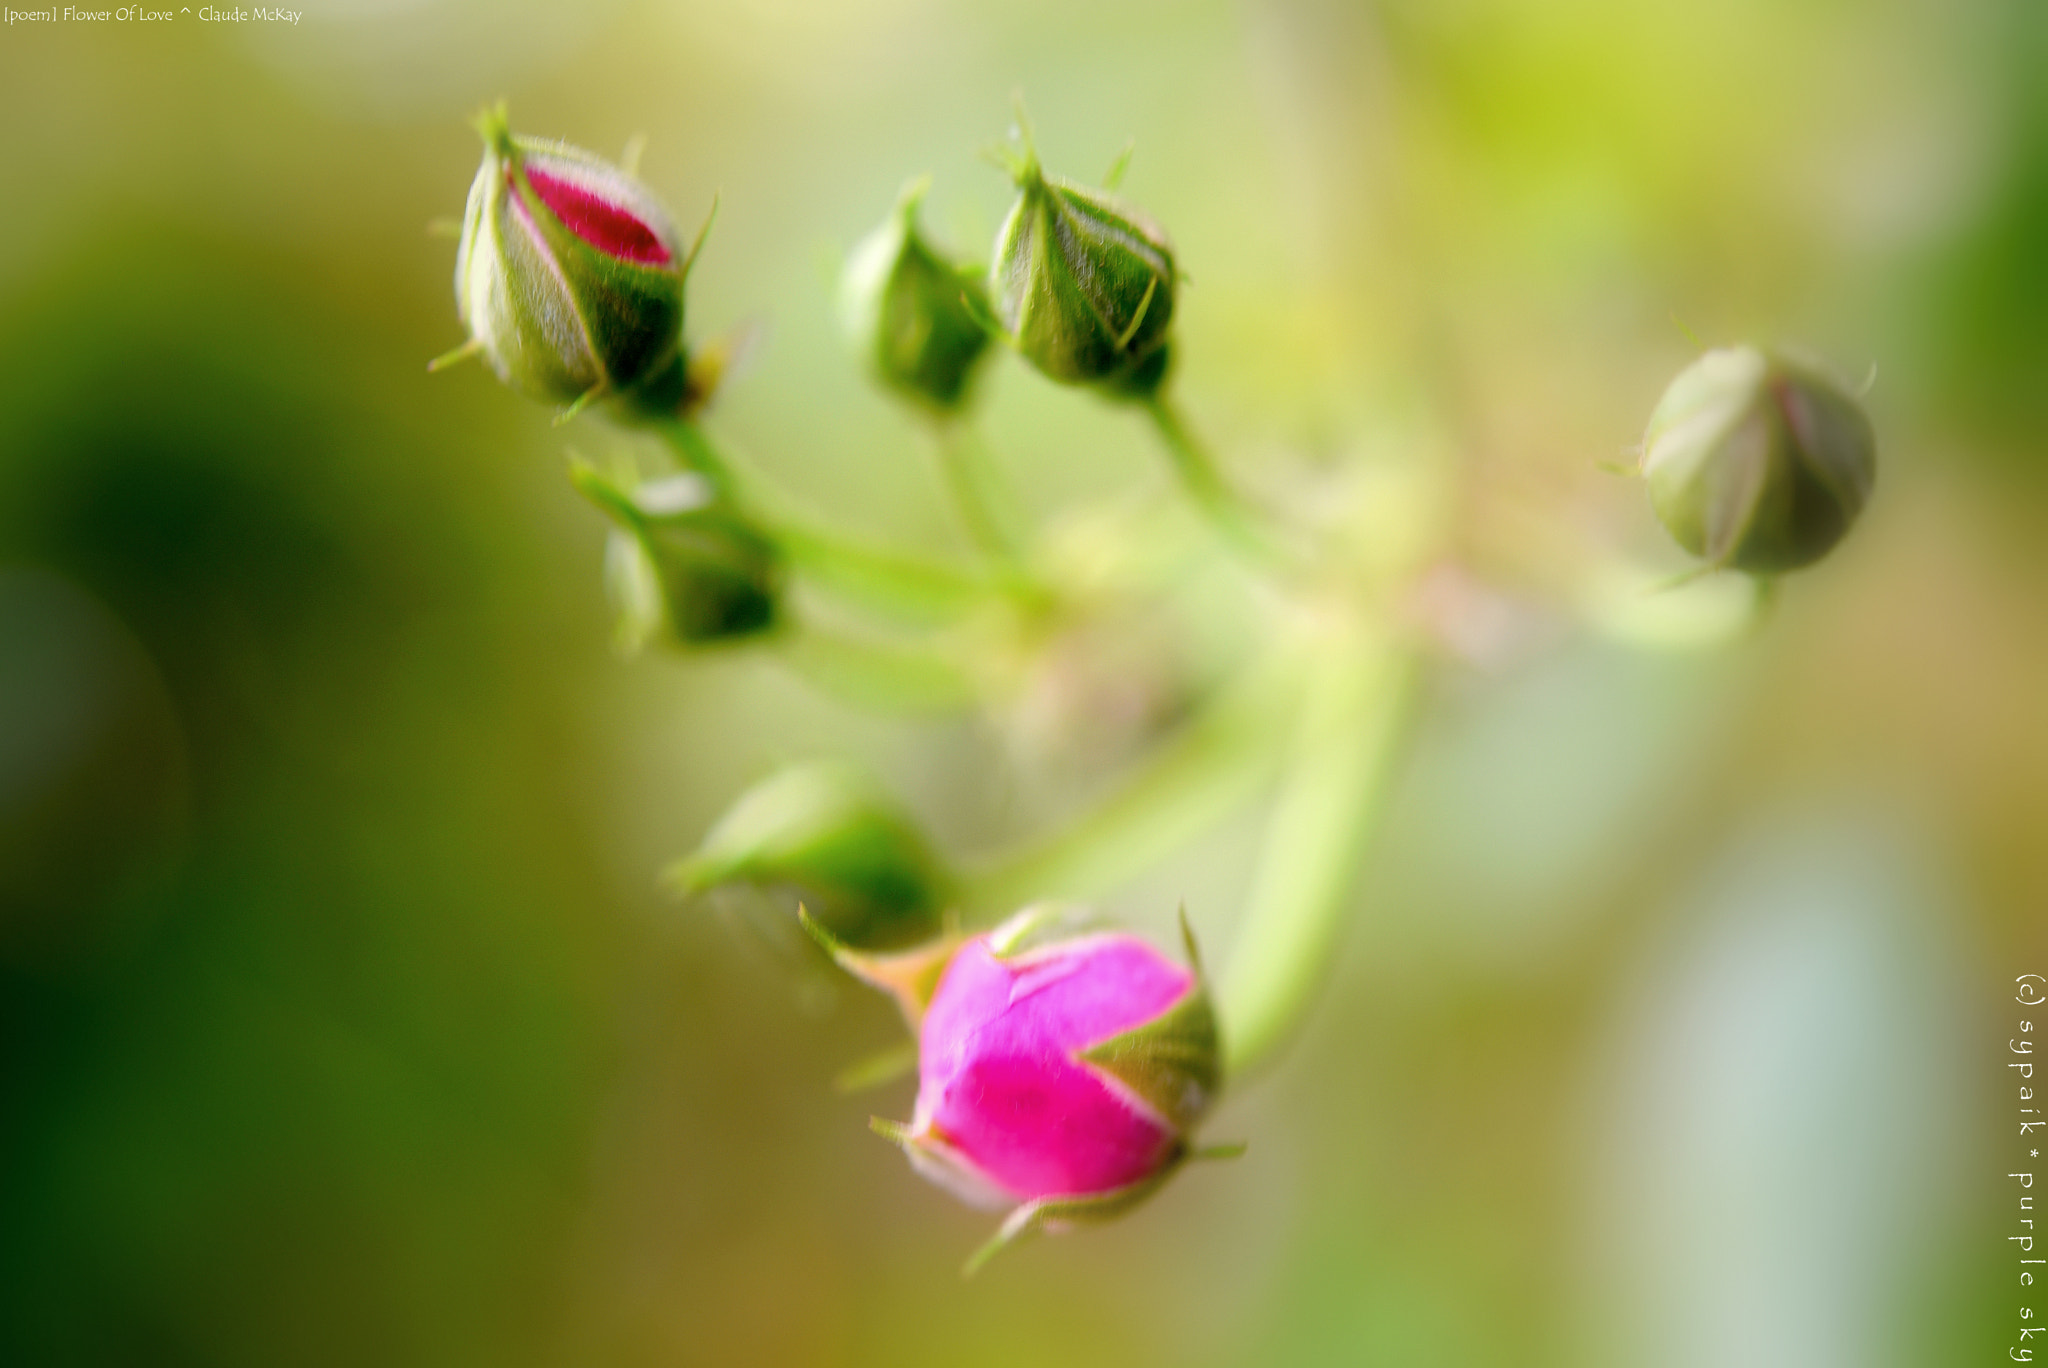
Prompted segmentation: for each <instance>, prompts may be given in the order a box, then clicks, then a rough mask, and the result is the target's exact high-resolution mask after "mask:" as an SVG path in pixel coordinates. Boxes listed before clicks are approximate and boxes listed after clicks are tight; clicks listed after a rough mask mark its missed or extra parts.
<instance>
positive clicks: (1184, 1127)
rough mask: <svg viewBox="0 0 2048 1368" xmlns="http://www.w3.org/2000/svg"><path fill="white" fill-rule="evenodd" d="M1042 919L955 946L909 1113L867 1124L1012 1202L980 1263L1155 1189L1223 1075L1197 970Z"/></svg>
mask: <svg viewBox="0 0 2048 1368" xmlns="http://www.w3.org/2000/svg"><path fill="white" fill-rule="evenodd" d="M1043 919H1044V914H1042V913H1039V912H1025V913H1021V914H1019V916H1018V917H1016V918H1013V919H1012V920H1011V921H1009V922H1006V923H1005V924H1004V925H1003V926H1001V927H999V928H997V929H996V930H995V931H993V932H991V933H990V934H988V935H985V936H977V937H975V938H974V939H972V940H969V941H967V942H966V943H965V944H963V945H961V946H960V948H959V950H958V951H957V952H956V953H955V954H954V955H953V958H952V961H951V963H950V964H948V965H947V966H946V969H945V973H944V975H943V976H942V977H941V978H940V979H939V981H938V986H937V988H936V990H935V991H934V992H933V993H932V995H931V999H930V1002H929V1004H928V1005H927V1006H926V1008H925V1011H924V1015H923V1020H922V1022H921V1024H920V1026H919V1031H918V1092H917V1106H916V1111H915V1114H914V1116H913V1117H912V1119H911V1121H910V1124H909V1125H907V1126H902V1125H896V1124H893V1123H889V1122H880V1121H878V1122H877V1123H876V1129H877V1130H878V1131H879V1132H881V1133H882V1134H883V1135H885V1136H886V1137H888V1138H889V1139H891V1140H893V1141H895V1142H896V1143H897V1144H898V1145H900V1146H901V1147H902V1148H903V1150H904V1151H905V1153H907V1154H908V1155H909V1156H910V1160H911V1163H912V1164H913V1165H915V1166H916V1168H917V1169H918V1171H919V1172H921V1173H923V1174H925V1175H926V1176H927V1177H929V1178H931V1179H933V1180H934V1181H936V1182H938V1183H940V1184H942V1185H943V1186H945V1187H947V1188H948V1189H950V1190H951V1191H953V1192H954V1193H955V1194H956V1195H958V1196H960V1197H962V1198H963V1199H965V1200H967V1201H969V1202H972V1203H974V1204H976V1205H980V1206H987V1207H1003V1206H1011V1207H1014V1208H1015V1209H1014V1210H1013V1211H1012V1212H1011V1214H1010V1216H1009V1218H1008V1219H1007V1220H1006V1221H1004V1223H1003V1227H1002V1229H1001V1231H1000V1232H999V1233H998V1235H997V1237H996V1239H995V1240H994V1241H992V1242H991V1244H990V1245H989V1246H988V1247H986V1248H985V1249H984V1250H983V1252H982V1254H981V1255H980V1256H977V1260H976V1262H977V1263H978V1262H979V1259H980V1258H984V1257H986V1256H987V1255H988V1254H991V1253H993V1252H994V1251H995V1250H996V1249H998V1248H1000V1247H1001V1246H1002V1245H1003V1244H1006V1243H1008V1242H1009V1241H1011V1240H1014V1239H1016V1238H1017V1237H1018V1236H1020V1235H1023V1234H1026V1233H1029V1232H1031V1231H1035V1230H1059V1229H1063V1228H1066V1227H1068V1226H1071V1225H1074V1224H1077V1223H1083V1222H1087V1221H1090V1220H1100V1219H1107V1218H1109V1217H1112V1216H1116V1215H1120V1214H1121V1213H1122V1212H1123V1211H1125V1210H1127V1209H1128V1208H1129V1207H1131V1206H1133V1205H1135V1204H1136V1203H1137V1202H1139V1201H1142V1200H1143V1199H1144V1198H1145V1197H1147V1196H1149V1195H1151V1193H1152V1192H1154V1191H1155V1190H1156V1189H1157V1188H1158V1187H1159V1185H1160V1184H1161V1183H1163V1182H1164V1181H1165V1180H1166V1178H1167V1177H1168V1176H1169V1175H1171V1174H1172V1172H1173V1171H1174V1169H1175V1168H1177V1167H1178V1166H1179V1165H1180V1163H1181V1162H1182V1161H1183V1160H1185V1159H1187V1158H1189V1157H1190V1155H1191V1153H1192V1150H1191V1134H1192V1132H1193V1130H1194V1128H1195V1126H1196V1125H1197V1124H1198V1123H1199V1122H1200V1121H1201V1119H1202V1117H1203V1115H1204V1113H1205V1112H1206V1111H1207V1110H1208V1107H1209V1104H1210V1102H1211V1101H1212V1100H1213V1099H1214V1097H1215V1095H1216V1093H1217V1090H1218V1087H1219V1085H1220V1083H1221V1066H1220V1064H1219V1062H1218V1061H1219V1051H1218V1046H1217V1035H1216V1020H1215V1017H1214V1015H1213V1014H1212V1013H1211V1011H1210V1007H1209V998H1208V994H1207V992H1206V990H1205V989H1204V987H1203V984H1202V980H1201V975H1200V973H1199V971H1198V970H1195V969H1189V968H1183V967H1182V966H1180V965H1178V964H1175V963H1174V962H1173V961H1172V960H1169V959H1168V958H1167V957H1166V956H1164V955H1162V954H1160V953H1159V952H1158V951H1157V950H1154V949H1153V948H1152V947H1151V946H1150V945H1148V944H1146V943H1145V942H1144V941H1142V940H1140V939H1138V938H1137V937H1135V936H1130V935H1125V934H1120V933H1098V934H1091V935H1079V936H1070V937H1067V938H1064V939H1054V940H1051V941H1050V942H1046V943H1039V944H1034V943H1032V942H1033V935H1034V931H1035V929H1036V928H1038V927H1039V926H1040V925H1041V924H1042V922H1043ZM1190 950H1191V952H1192V946H1190ZM971 1266H972V1265H970V1267H971Z"/></svg>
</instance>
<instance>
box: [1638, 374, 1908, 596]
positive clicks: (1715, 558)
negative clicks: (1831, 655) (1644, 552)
mask: <svg viewBox="0 0 2048 1368" xmlns="http://www.w3.org/2000/svg"><path fill="white" fill-rule="evenodd" d="M1876 459H1877V458H1876V442H1875V438H1874V437H1873V435H1872V433H1871V429H1870V420H1869V419H1868V418H1867V417H1865V416H1864V413H1863V407H1862V405H1861V404H1859V403H1858V402H1857V400H1856V398H1855V396H1853V395H1851V394H1850V393H1849V392H1848V390H1847V389H1845V388H1844V387H1843V386H1842V384H1841V383H1840V382H1839V381H1837V380H1836V379H1834V378H1833V377H1832V376H1830V375H1829V374H1827V372H1826V371H1825V370H1823V369H1821V368H1820V367H1819V366H1816V365H1814V364H1812V363H1810V362H1806V361H1802V360H1796V359H1793V358H1789V357H1786V356H1783V355H1777V354H1770V353H1766V352H1763V351H1760V350H1758V349H1757V348H1755V347H1724V348H1720V349H1718V350H1715V351H1710V352H1708V353H1707V354H1706V355H1705V356H1702V357H1701V358H1700V359H1699V360H1698V361H1695V362H1694V363H1693V364H1692V365H1690V366H1688V367H1687V368H1686V369H1685V370H1684V371H1682V372H1680V373H1679V376H1678V378H1677V379H1676V380H1673V381H1672V382H1671V386H1670V388H1669V389H1667V390H1665V391H1664V397H1663V398H1662V399H1661V400H1659V401H1658V403H1657V408H1656V411H1655V412H1654V413H1653V414H1651V416H1650V427H1649V431H1648V432H1647V433H1646V434H1645V436H1644V439H1643V475H1644V478H1645V479H1647V480H1648V481H1649V485H1650V502H1651V505H1652V506H1653V507H1654V508H1655V509H1656V511H1657V516H1658V518H1659V519H1660V520H1662V522H1663V524H1664V526H1665V528H1666V529H1667V530H1668V531H1669V532H1670V533H1671V535H1672V536H1673V537H1674V538H1676V539H1677V541H1678V544H1679V545H1680V546H1683V547H1684V548H1685V549H1686V550H1687V551H1690V552H1691V553H1692V554H1693V555H1695V556H1699V557H1701V558H1703V559H1705V560H1706V561H1707V562H1708V563H1709V564H1711V565H1713V566H1715V567H1717V568H1718V567H1726V568H1729V569H1734V570H1743V571H1748V572H1749V573H1751V574H1758V575H1774V574H1779V573H1781V572H1783V571H1787V570H1796V569H1798V568H1799V567H1801V566H1803V565H1810V564H1812V563H1813V562H1814V561H1817V560H1819V559H1820V558H1821V557H1822V556H1824V555H1826V554H1827V553H1828V552H1829V551H1830V550H1832V549H1833V548H1834V546H1835V544H1836V543H1837V542H1839V541H1840V540H1841V539H1842V537H1843V535H1844V534H1846V533H1847V532H1848V530H1849V527H1850V525H1851V524H1852V523H1854V522H1855V520H1856V515H1857V514H1858V513H1860V512H1862V510H1863V505H1864V503H1865V501H1867V500H1868V499H1869V497H1870V489H1871V484H1872V481H1873V480H1874V479H1875V477H1876V473H1877V467H1876Z"/></svg>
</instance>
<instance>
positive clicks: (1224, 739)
mask: <svg viewBox="0 0 2048 1368" xmlns="http://www.w3.org/2000/svg"><path fill="white" fill-rule="evenodd" d="M1292 674H1293V672H1292V670H1290V669H1289V668H1288V662H1287V661H1285V660H1283V659H1280V658H1278V657H1276V658H1273V659H1270V660H1268V661H1267V662H1266V663H1265V664H1264V665H1262V666H1260V667H1257V668H1255V669H1254V670H1252V671H1250V672H1248V674H1247V677H1245V678H1243V679H1241V680H1239V681H1238V682H1237V683H1235V684H1233V685H1232V686H1230V688H1229V690H1228V692H1226V693H1224V694H1223V695H1222V696H1221V697H1219V698H1217V699H1216V700H1215V701H1214V702H1212V703H1211V704H1210V705H1209V706H1208V707H1207V708H1205V709H1204V710H1203V711H1202V713H1201V714H1200V715H1198V716H1197V717H1195V718H1193V719H1192V720H1190V721H1189V722H1188V723H1186V724H1185V725H1184V726H1183V727H1182V728H1181V729H1180V730H1179V731H1178V732H1176V733H1175V734H1174V735H1173V736H1172V737H1170V738H1168V739H1167V741H1166V742H1165V743H1164V744H1162V745H1160V746H1159V747H1157V748H1156V749H1154V750H1153V751H1152V752H1151V753H1150V754H1148V755H1147V757H1146V759H1145V761H1144V762H1143V767H1142V768H1141V769H1139V770H1138V771H1137V772H1136V773H1134V774H1132V775H1130V776H1128V777H1127V778H1125V779H1124V781H1123V782H1122V783H1121V784H1119V785H1118V786H1117V787H1116V789H1115V790H1113V791H1112V792H1111V793H1109V794H1108V795H1107V796H1106V797H1104V798H1102V799H1100V800H1099V801H1097V802H1096V803H1094V804H1093V805H1091V806H1090V807H1089V808H1087V809H1086V810H1085V811H1084V812H1083V813H1082V814H1081V815H1080V816H1079V817H1078V818H1076V819H1075V820H1073V821H1071V822H1069V823H1067V824H1066V825H1065V826H1063V827H1061V828H1060V829H1059V830H1057V831H1055V832H1053V833H1052V834H1051V835H1049V836H1044V837H1040V838H1038V839H1037V840H1034V841H1031V842H1029V843H1027V844H1025V845H1023V846H1021V847H1018V848H1016V849H1014V850H1011V851H1009V852H1007V853H1006V854H1003V855H1001V856H999V857H997V858H995V859H994V860H991V861H989V862H987V863H985V864H983V865H982V866H981V867H980V868H979V869H976V870H971V871H969V872H968V874H967V875H966V876H965V878H964V880H963V883H964V885H965V897H966V902H967V905H968V907H967V910H968V911H969V913H970V914H974V915H977V916H1005V915H1007V914H1009V913H1011V912H1014V911H1016V910H1017V909H1018V908H1019V907H1022V906H1025V905H1026V904H1028V903H1032V902H1036V901H1039V900H1041V899H1047V898H1087V897H1093V896H1096V895H1098V894H1101V893H1103V892H1105V891H1107V890H1108V889H1110V888H1113V887H1115V886H1116V885H1117V884H1118V883H1120V882H1121V881H1123V880H1124V879H1127V878H1129V877H1130V876H1131V875H1132V874H1133V873H1135V872H1136V871H1138V870H1140V869H1143V868H1144V867H1146V866H1147V865H1150V864H1152V863H1154V862H1155V861H1157V860H1159V859H1161V858H1163V857H1165V856H1166V855H1168V854H1170V853H1172V852H1173V851H1174V850H1175V849H1177V848H1179V847H1180V846H1182V845H1184V844H1186V843H1187V842H1188V841H1189V840H1192V839H1193V838H1194V837H1195V836H1197V835H1199V834H1200V833H1201V832H1202V831H1204V830H1206V829H1207V828H1209V827H1210V826H1213V825H1214V824H1215V823H1216V822H1218V821H1220V820H1221V819H1222V818H1223V817H1224V816H1225V815H1227V814H1228V813H1229V812H1230V811H1231V810H1232V809H1233V808H1235V807H1237V806H1238V805H1239V804H1240V803H1242V802H1244V801H1246V800H1248V799H1249V798H1250V797H1251V795H1252V794H1253V793H1254V792H1256V791H1257V789H1258V787H1259V786H1260V785H1261V784H1263V783H1264V782H1266V780H1267V777H1268V775H1269V774H1270V772H1271V766H1270V764H1266V763H1261V762H1262V761H1264V760H1267V759H1269V758H1270V756H1269V750H1270V748H1269V746H1268V744H1267V743H1268V742H1269V740H1270V734H1271V731H1272V719H1273V718H1274V717H1276V716H1284V715H1285V713H1286V710H1287V700H1288V699H1289V698H1290V697H1291V696H1292V693H1293V690H1292V688H1291V678H1292Z"/></svg>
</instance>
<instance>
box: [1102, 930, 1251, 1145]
mask: <svg viewBox="0 0 2048 1368" xmlns="http://www.w3.org/2000/svg"><path fill="white" fill-rule="evenodd" d="M1180 930H1181V939H1182V942H1183V943H1184V944H1185V945H1186V947H1187V955H1188V967H1189V968H1191V969H1193V970H1194V971H1195V982H1194V986H1193V987H1191V988H1189V989H1188V991H1187V992H1186V993H1184V994H1183V995H1182V996H1181V999H1180V1001H1178V1002H1176V1003H1174V1005H1173V1006H1171V1007H1169V1008H1167V1009H1166V1011H1164V1012H1162V1013H1161V1014H1160V1015H1158V1016H1156V1017H1154V1018H1152V1020H1150V1021H1148V1022H1146V1023H1145V1024H1143V1025H1142V1026H1134V1027H1132V1028H1131V1029H1130V1030H1128V1031H1125V1032H1123V1033H1122V1034H1121V1035H1116V1036H1111V1037H1110V1038H1109V1039H1108V1040H1105V1041H1103V1042H1101V1043H1100V1044H1098V1045H1092V1046H1090V1047H1089V1048H1088V1049H1086V1050H1083V1051H1081V1053H1080V1055H1079V1056H1078V1058H1079V1059H1080V1060H1081V1061H1082V1062H1083V1063H1086V1064H1089V1065H1092V1066H1094V1067H1095V1068H1098V1069H1100V1070H1102V1071H1103V1072H1104V1073H1107V1074H1110V1075H1111V1076H1113V1077H1114V1078H1116V1079H1117V1081H1119V1082H1120V1083H1122V1084H1123V1085H1124V1086H1125V1087H1127V1088H1129V1089H1130V1090H1131V1091H1132V1092H1134V1093H1136V1094H1137V1095H1138V1096H1139V1097H1141V1098H1143V1099H1144V1100H1145V1101H1146V1102H1147V1103H1148V1104H1149V1105H1150V1106H1152V1107H1153V1108H1154V1109H1155V1110H1156V1111H1158V1112H1159V1114H1160V1115H1161V1116H1163V1117H1165V1118H1166V1119H1167V1120H1168V1121H1170V1122H1171V1123H1172V1125H1173V1128H1174V1130H1175V1131H1177V1132H1179V1133H1180V1134H1182V1135H1186V1134H1187V1133H1188V1132H1189V1131H1191V1130H1193V1129H1194V1127H1195V1124H1196V1123H1197V1122H1198V1121H1200V1120H1201V1118H1202V1115H1203V1113H1205V1112H1207V1111H1208V1109H1209V1105H1210V1103H1212V1102H1213V1101H1215V1099H1216V1095H1217V1093H1218V1092H1220V1091H1221V1090H1222V1087H1223V1064H1222V1060H1223V1047H1222V1040H1221V1038H1220V1036H1219V1033H1218V1031H1217V1028H1216V1013H1215V1009H1214V1008H1213V1007H1212V1005H1211V1004H1210V1001H1209V988H1208V983H1207V981H1206V980H1205V978H1204V977H1203V974H1202V960H1201V955H1200V952H1199V951H1197V949H1196V948H1195V933H1194V930H1193V928H1192V927H1190V926H1189V925H1188V916H1187V909H1186V908H1182V909H1181V914H1180Z"/></svg>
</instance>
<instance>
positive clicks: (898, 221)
mask: <svg viewBox="0 0 2048 1368" xmlns="http://www.w3.org/2000/svg"><path fill="white" fill-rule="evenodd" d="M928 185H929V182H928V181H923V180H920V181H917V182H914V183H913V184H911V185H910V186H909V187H908V188H906V189H905V190H904V192H903V197H902V199H901V200H900V201H899V202H898V204H897V206H896V212H895V213H893V214H891V215H890V216H889V221H888V222H887V223H885V224H883V225H882V226H881V227H879V228H877V229H876V230H875V231H874V232H872V233H870V234H868V236H867V237H866V238H864V239H862V240H861V243H860V245H859V246H857V247H855V248H854V249H853V255H852V256H851V257H849V258H848V260H847V263H846V273H845V275H844V276H843V277H842V278H841V281H840V292H839V293H840V313H841V316H842V318H843V320H844V322H845V325H846V331H847V335H848V336H849V337H850V338H852V340H853V343H854V345H855V346H856V347H858V348H860V350H861V351H862V352H863V353H864V354H865V355H866V357H867V360H868V362H869V364H870V365H871V366H872V367H873V368H874V373H875V375H876V377H877V378H879V379H880V380H881V382H882V383H883V384H884V385H887V386H888V387H889V388H890V389H892V390H895V391H896V392H897V393H899V394H902V395H904V396H906V397H908V398H910V399H914V400H917V401H919V402H921V403H924V404H926V405H928V406H930V407H931V408H933V409H936V410H938V411H939V412H941V413H946V412H951V411H952V410H954V409H956V408H958V407H960V405H961V404H962V403H963V402H965V400H966V398H967V392H968V386H969V382H970V381H972V379H973V378H974V372H975V369H976V367H977V365H978V364H979V363H980V362H981V360H982V358H983V357H984V356H986V355H987V354H988V346H989V335H988V329H987V327H986V325H985V324H984V323H983V322H982V320H983V319H985V318H986V317H988V313H989V307H988V291H987V290H986V289H985V288H984V287H983V285H982V283H981V280H980V278H979V273H978V272H975V271H972V270H963V269H961V268H960V267H959V266H956V265H955V264H954V263H953V262H951V261H949V260H947V259H946V257H945V255H944V254H943V253H941V252H940V251H938V249H937V248H935V247H933V246H932V245H931V243H930V242H929V241H928V240H927V239H926V238H925V236H924V235H923V234H922V233H920V232H919V231H918V228H917V209H918V204H919V202H920V201H922V200H923V198H924V192H925V190H926V188H927V186H928Z"/></svg>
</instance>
